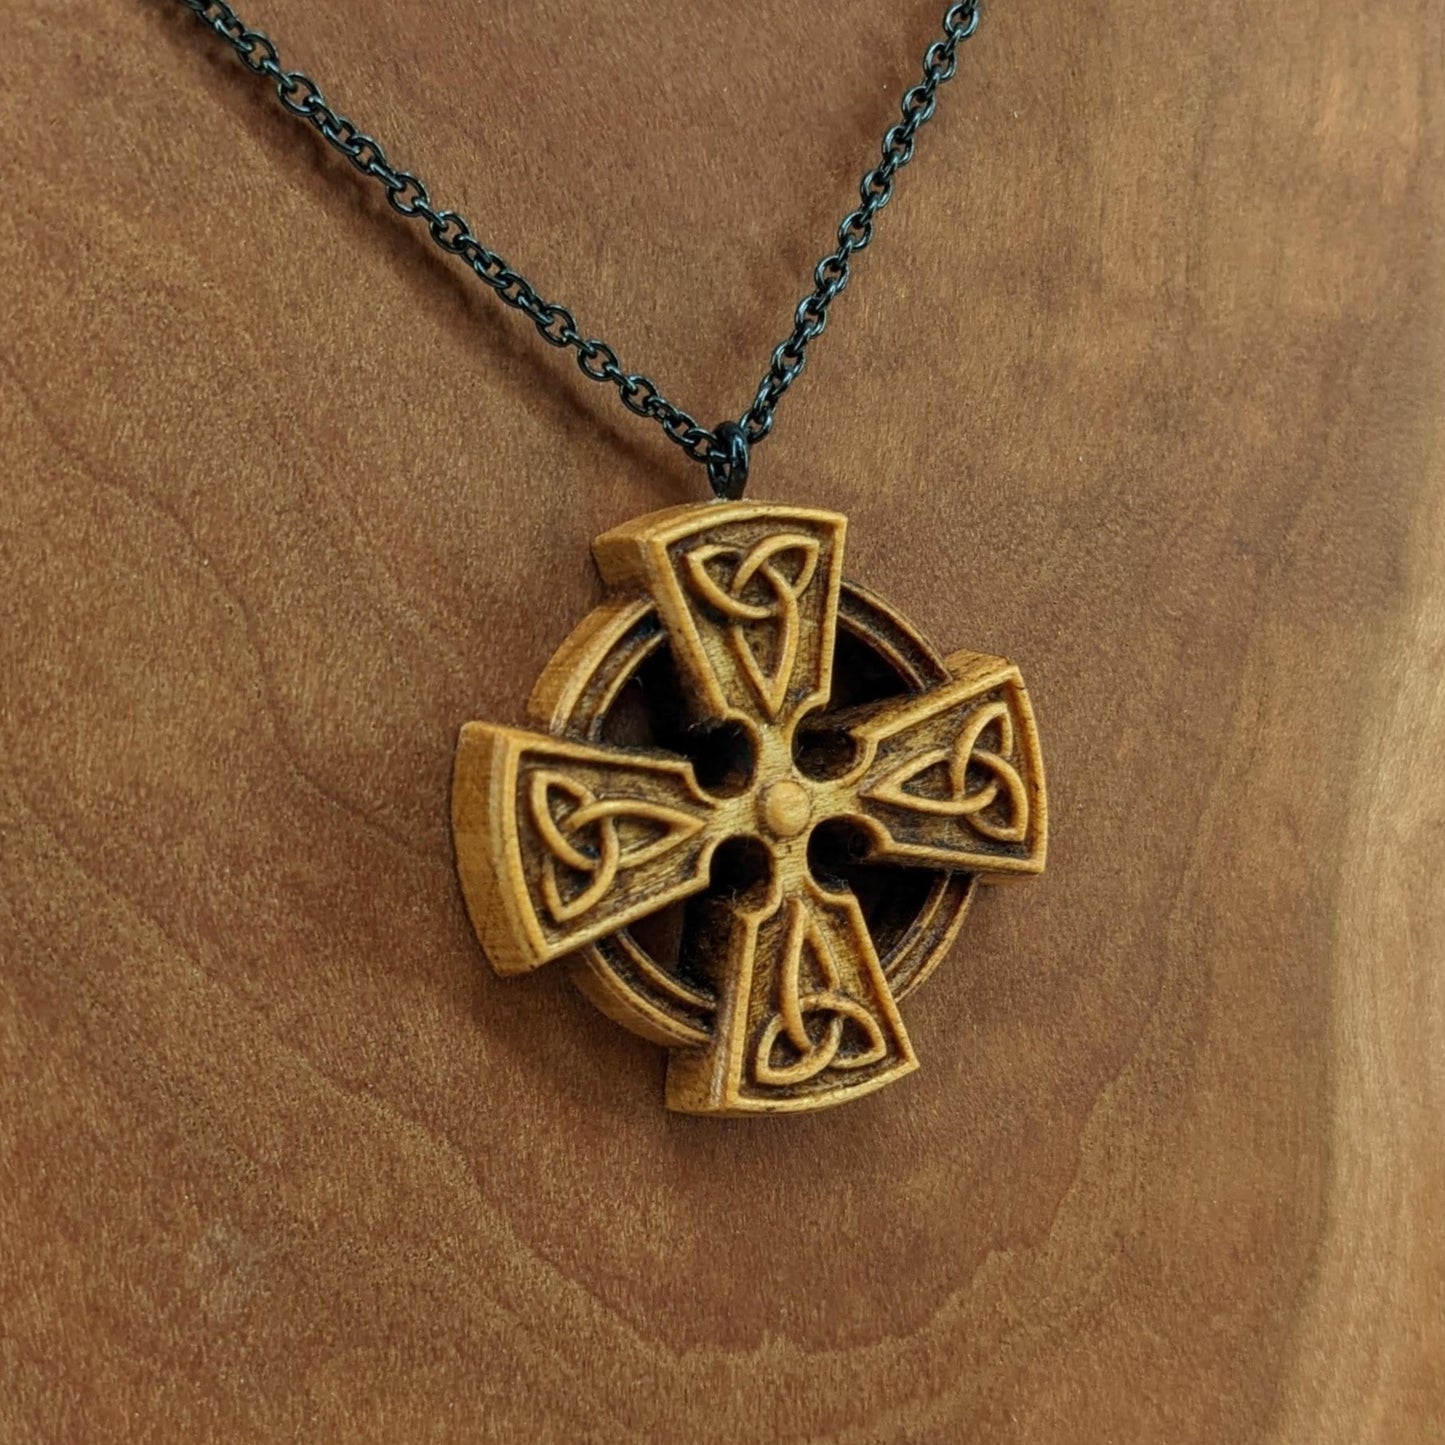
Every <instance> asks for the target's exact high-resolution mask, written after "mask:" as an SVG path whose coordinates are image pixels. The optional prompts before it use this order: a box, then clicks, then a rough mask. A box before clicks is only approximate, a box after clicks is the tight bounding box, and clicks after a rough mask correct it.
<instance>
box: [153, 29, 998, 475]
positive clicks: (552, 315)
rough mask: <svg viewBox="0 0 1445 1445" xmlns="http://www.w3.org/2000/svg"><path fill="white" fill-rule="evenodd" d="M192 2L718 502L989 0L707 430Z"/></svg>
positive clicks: (923, 89)
mask: <svg viewBox="0 0 1445 1445" xmlns="http://www.w3.org/2000/svg"><path fill="white" fill-rule="evenodd" d="M180 3H181V4H182V5H184V6H185V7H186V9H187V10H189V11H191V13H192V14H193V15H194V16H195V17H196V19H197V20H199V21H200V22H201V23H202V24H204V25H205V26H207V27H208V28H209V29H211V30H214V31H215V32H216V34H217V35H219V36H220V37H221V38H222V39H223V40H225V41H226V42H227V43H228V44H229V45H231V47H232V48H233V49H234V50H235V52H236V54H237V55H239V56H240V58H241V61H242V63H243V64H244V65H245V66H246V68H247V69H248V70H250V71H251V72H253V73H254V74H256V75H264V76H265V77H267V79H269V80H272V81H274V82H275V85H276V94H277V96H278V97H279V98H280V101H281V104H282V105H284V106H285V107H286V109H287V110H289V111H290V112H291V114H292V115H297V116H300V117H301V118H302V119H303V120H309V121H310V122H311V124H312V125H314V126H315V127H316V129H317V130H318V131H320V133H321V135H322V136H323V137H324V138H325V139H326V140H327V141H328V142H329V143H330V144H331V145H332V146H334V147H335V148H336V149H337V150H339V151H340V152H341V153H342V155H344V156H345V157H346V158H347V159H348V160H349V161H350V162H351V163H352V165H354V166H355V167H356V168H357V170H359V171H360V172H361V173H362V174H363V175H366V176H371V177H373V178H374V179H375V180H378V181H380V182H381V184H382V185H383V186H385V187H386V199H387V200H388V202H390V204H391V207H392V209H393V210H394V211H396V212H397V213H398V214H399V215H403V216H408V217H420V218H421V219H422V220H424V221H425V222H426V223H427V229H428V230H429V231H430V232H431V237H432V240H434V241H435V242H436V243H437V245H438V246H440V247H441V249H442V250H443V251H446V252H448V253H449V254H451V255H453V256H460V257H462V259H463V260H464V261H466V263H467V265H469V266H470V267H471V268H472V270H473V271H475V272H476V274H477V276H478V277H479V278H480V279H481V280H482V281H484V282H485V283H486V284H487V285H488V286H490V287H491V288H492V290H493V291H495V292H496V294H497V295H498V297H500V299H501V300H503V301H505V302H506V303H507V305H508V306H511V307H514V308H515V309H516V310H518V311H522V312H525V313H526V315H528V316H530V317H531V318H532V322H533V324H534V325H535V326H536V328H537V332H538V334H539V335H540V336H541V337H542V339H543V340H544V341H545V342H547V343H548V344H549V345H551V346H559V347H564V348H565V347H571V348H572V349H573V350H574V351H575V352H576V353H577V365H578V366H579V367H580V368H581V369H582V373H583V375H584V376H589V377H591V379H592V380H593V381H606V382H611V383H612V385H613V386H615V387H616V388H617V393H618V395H619V396H620V397H621V398H622V404H623V406H625V407H626V408H627V409H628V410H629V411H631V412H634V413H635V414H636V415H637V416H643V417H651V418H652V420H653V421H655V422H658V423H659V424H660V425H661V427H662V429H663V431H665V432H666V433H667V435H668V436H669V437H670V438H671V439H672V440H673V441H675V442H676V443H677V444H678V445H679V446H680V447H681V448H682V449H683V450H684V451H685V452H686V453H687V454H688V456H690V457H692V459H693V460H694V461H699V462H704V463H706V465H707V469H708V480H709V481H710V482H711V484H712V488H713V491H714V492H716V493H717V495H718V496H720V497H740V496H741V495H742V492H743V488H744V486H746V484H747V478H748V459H749V449H750V448H751V447H752V446H753V445H754V444H755V443H757V442H759V441H761V440H762V439H763V438H764V437H765V436H767V435H768V433H769V432H770V431H772V429H773V413H774V411H775V410H776V409H777V405H778V402H779V401H781V400H782V398H783V396H784V394H785V393H786V392H787V390H788V388H789V387H790V386H792V384H793V383H794V382H795V381H796V380H797V379H798V377H799V376H800V375H801V373H802V370H803V367H804V366H805V365H806V364H807V360H808V354H807V353H808V346H809V345H810V343H811V342H812V341H814V340H815V339H816V338H817V337H819V336H821V335H822V334H823V331H824V328H825V327H826V326H827V324H828V310H829V308H830V307H831V306H832V304H833V302H834V301H835V300H837V298H838V296H839V295H840V294H841V293H842V291H843V289H844V288H845V287H846V286H847V285H848V280H849V277H850V275H851V273H852V265H853V256H854V254H855V253H856V252H858V251H861V250H863V249H864V248H865V247H866V246H867V245H868V244H869V242H870V241H872V239H873V223H874V221H875V220H876V219H877V216H878V212H879V211H881V210H882V209H883V207H884V206H886V205H887V204H888V202H889V200H890V199H891V198H892V196H893V183H894V178H895V177H896V176H897V174H898V172H899V171H901V170H902V169H903V167H904V166H906V165H907V164H908V162H909V161H911V160H912V159H913V147H914V142H915V138H916V137H917V135H918V132H919V130H920V129H921V128H922V127H923V126H924V125H925V124H926V123H927V122H928V121H929V119H930V118H931V117H932V115H933V112H934V109H935V108H936V106H937V104H938V88H939V86H941V85H943V84H944V82H945V81H948V80H951V79H952V78H953V76H954V73H955V72H956V71H957V69H958V47H959V46H960V45H961V44H962V43H963V42H964V41H965V40H967V39H968V38H969V36H970V35H972V34H973V32H974V31H975V30H977V29H978V20H979V4H980V0H961V3H959V4H956V5H952V6H950V7H949V10H948V12H947V14H945V15H944V17H943V39H942V40H935V41H934V42H933V44H932V45H930V46H929V47H928V50H927V52H926V53H925V54H924V57H923V79H922V81H921V82H920V83H919V84H917V85H915V86H914V87H913V88H912V89H911V90H910V91H908V93H907V94H906V95H905V96H904V97H903V100H902V102H901V109H902V112H903V119H902V120H901V121H900V122H899V123H898V124H897V125H895V126H893V127H892V129H890V130H889V131H888V133H887V134H886V135H885V136H884V137H883V158H882V160H881V161H880V162H879V163H878V165H876V166H875V167H874V168H873V169H872V170H871V171H869V172H868V174H867V175H866V176H864V177H863V180H862V182H861V184H860V186H859V195H860V197H861V204H860V205H859V206H858V209H857V210H855V211H853V212H852V213H851V214H850V215H848V216H845V217H844V219H843V221H842V223H841V224H840V225H839V227H838V248H837V250H835V251H833V252H830V253H829V254H828V255H826V256H824V257H823V259H822V260H821V261H819V262H818V264H817V266H816V267H815V268H814V270H813V289H812V291H810V292H809V293H808V294H807V295H806V296H805V297H803V299H802V300H801V301H800V302H799V303H798V307H797V310H796V311H795V312H794V313H793V330H792V333H791V334H790V335H789V336H788V337H787V339H786V340H785V341H783V342H782V343H780V344H779V346H778V347H777V349H776V350H775V351H774V352H773V356H772V361H771V362H770V363H769V365H768V370H767V374H766V375H765V376H764V377H763V379H762V382H761V384H760V385H759V386H758V394H757V396H755V397H754V398H753V404H752V405H751V406H750V407H749V408H748V409H747V411H745V412H744V413H743V415H742V417H741V419H740V420H738V421H735V422H731V421H729V422H722V423H720V424H719V425H718V426H717V427H716V428H715V429H709V428H708V427H705V426H702V425H701V424H700V423H699V422H698V421H697V419H696V418H695V417H693V416H691V415H690V414H689V413H687V412H685V411H684V410H683V409H682V408H681V407H680V406H676V405H674V404H673V403H672V402H670V401H669V400H668V399H667V398H666V397H665V396H664V395H663V394H662V392H661V391H660V390H659V389H658V386H657V383H656V382H655V381H653V380H652V379H651V378H650V377H647V376H643V375H641V373H639V372H631V371H627V370H626V369H625V368H624V367H623V365H622V363H621V361H620V360H619V359H618V356H617V353H616V352H615V351H614V350H613V349H612V348H611V347H610V346H609V345H608V344H607V343H606V342H605V341H600V340H598V339H597V338H596V337H587V336H584V335H583V334H582V333H581V332H580V331H579V330H578V329H577V319H576V317H574V316H573V315H572V313H571V312H570V311H569V310H568V309H567V308H566V307H565V306H561V305H559V304H558V303H557V302H555V301H548V300H546V299H545V298H544V297H543V296H542V295H541V293H540V292H538V290H537V289H536V287H535V286H533V285H532V283H531V282H530V281H528V280H527V278H526V277H525V276H522V275H520V274H519V273H518V272H516V271H513V270H512V268H511V267H510V266H508V265H507V263H506V261H504V260H503V259H502V258H501V257H500V256H498V255H497V254H496V253H495V252H492V251H489V250H488V249H487V248H486V247H485V246H484V245H483V244H482V243H481V242H480V241H479V240H478V239H477V238H476V236H475V235H473V234H472V228H471V224H470V223H469V222H468V221H467V219H466V218H465V217H464V216H462V215H461V214H459V213H458V212H456V211H446V210H437V209H436V208H435V207H434V206H433V205H432V203H431V198H430V196H429V195H428V194H427V188H426V187H425V186H424V185H423V184H422V183H421V182H420V181H419V180H418V179H417V178H416V177H415V176H414V175H412V174H411V172H410V171H403V170H398V169H397V168H396V167H395V166H393V165H392V164H391V162H390V161H388V160H387V158H386V152H385V151H384V150H383V149H382V147H381V144H380V143H379V142H378V141H376V140H375V139H373V138H372V137H371V136H369V135H367V134H366V133H365V132H364V131H362V130H360V129H358V128H357V126H356V125H355V123H354V122H352V121H351V120H349V119H348V118H347V117H346V116H344V115H342V114H341V113H340V112H339V111H336V110H333V109H332V108H331V106H330V105H328V104H327V102H326V99H325V97H324V96H323V95H322V94H321V87H320V86H319V85H317V84H316V82H315V81H314V80H312V79H311V77H310V76H309V75H307V74H306V73H305V72H304V71H300V70H287V69H285V68H284V67H283V66H282V64H281V57H280V55H279V54H278V53H277V50H276V46H275V44H274V43H273V42H272V41H271V40H270V39H269V38H268V37H267V36H265V35H263V34H262V33H261V32H260V31H259V30H252V29H250V27H249V26H247V25H246V23H245V22H244V21H243V20H242V19H241V17H240V16H239V15H237V14H236V12H235V11H234V10H233V9H232V8H231V7H230V6H229V5H228V4H226V3H225V0H180Z"/></svg>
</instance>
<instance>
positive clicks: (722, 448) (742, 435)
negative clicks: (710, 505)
mask: <svg viewBox="0 0 1445 1445" xmlns="http://www.w3.org/2000/svg"><path fill="white" fill-rule="evenodd" d="M713 432H714V435H715V436H716V437H717V448H716V450H715V451H713V452H712V453H711V454H710V455H709V457H708V459H707V479H708V481H709V482H710V483H711V484H712V489H713V493H714V494H715V495H716V496H717V497H718V498H719V499H720V500H722V501H725V502H736V501H737V500H738V498H739V497H741V496H742V494H743V491H744V489H745V488H746V487H747V484H748V462H749V459H750V456H751V448H750V447H749V445H748V434H747V432H746V431H744V430H743V428H742V427H741V426H739V425H738V423H737V422H735V421H723V422H719V423H718V424H717V426H716V427H714V428H713Z"/></svg>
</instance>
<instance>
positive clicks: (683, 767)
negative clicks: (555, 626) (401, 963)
mask: <svg viewBox="0 0 1445 1445" xmlns="http://www.w3.org/2000/svg"><path fill="white" fill-rule="evenodd" d="M845 530H846V521H845V519H844V518H843V517H841V516H838V515H836V514H834V513H831V512H823V511H814V510H808V509H802V508H797V507H786V506H773V505H766V504H761V503H751V502H732V503H718V502H711V503H706V504H703V505H700V506H688V507H677V508H673V509H671V510H669V511H665V512H657V513H653V514H652V515H650V516H646V517H642V518H640V519H638V520H637V521H635V522H632V523H630V524H628V525H627V526H624V527H621V528H619V529H618V530H616V531H613V532H609V533H607V534H606V535H605V536H603V537H600V538H598V540H597V541H596V543H595V544H594V548H593V550H594V553H595V555H596V558H597V564H598V567H599V568H600V570H601V573H602V576H603V579H604V581H605V582H606V583H607V585H608V588H609V590H610V593H611V600H609V601H608V602H606V603H604V604H603V605H602V606H601V607H599V608H598V609H597V610H596V611H594V612H593V613H592V614H591V615H590V616H589V617H588V618H587V619H586V620H585V621H583V623H582V624H581V625H580V626H579V627H578V628H577V630H576V631H575V632H574V633H573V634H572V636H571V637H570V638H568V640H567V641H566V642H565V643H564V644H563V645H562V647H561V649H560V650H559V651H558V652H557V654H556V656H555V657H554V658H553V659H552V661H551V663H550V664H549V665H548V666H547V668H546V670H545V671H544V673H543V675H542V677H541V680H540V681H539V683H538V685H537V688H536V691H535V693H534V694H533V698H532V707H531V711H532V714H533V717H534V719H535V721H536V723H537V724H538V726H539V728H540V729H541V730H539V731H526V730H522V729H518V728H510V727H497V726H493V725H491V724H488V723H475V722H474V723H468V724H467V725H466V726H465V727H464V728H463V729H462V733H461V740H460V743H459V746H458V751H457V760H456V773H455V779H454V786H453V799H452V807H453V825H454V830H455V836H456V848H457V864H458V869H459V872H460V875H461V882H462V890H463V893H464V894H465V897H466V901H467V907H468V910H469V912H470V914H471V917H472V921H473V924H474V925H475V927H476V930H477V934H478V936H479V938H480V940H481V943H482V946H483V948H484V949H485V950H486V953H487V956H488V957H489V958H490V960H491V962H492V965H493V967H494V968H495V969H496V970H497V972H498V973H502V974H515V973H524V972H526V971H528V970H530V969H533V968H536V967H537V966H539V965H540V964H543V963H546V962H548V961H549V960H552V959H556V958H560V957H562V956H563V955H574V956H575V960H576V977H577V980H578V982H579V983H580V984H581V986H582V987H583V989H584V990H585V991H586V993H587V994H588V995H589V997H591V998H592V1000H593V1001H594V1002H595V1003H596V1004H597V1005H598V1006H599V1007H600V1008H602V1009H603V1010H604V1012H606V1013H607V1014H608V1015H610V1016H611V1017H612V1018H614V1019H616V1020H617V1021H618V1022H619V1023H622V1024H625V1025H626V1026H627V1027H629V1028H631V1029H633V1030H635V1031H636V1032H638V1033H640V1034H642V1035H643V1036H645V1037H647V1038H649V1039H652V1040H654V1041H656V1042H658V1043H660V1044H663V1045H664V1046H666V1047H667V1048H668V1049H670V1050H672V1053H671V1056H670V1061H669V1065H668V1073H667V1103H668V1106H669V1107H670V1108H673V1109H679V1110H682V1111H684V1112H687V1113H695V1114H751V1113H772V1112H779V1111H797V1110H804V1109H817V1108H823V1107H825V1106H827V1105H831V1104H838V1103H842V1102H844V1101H846V1100H848V1099H851V1098H854V1097H856V1096H858V1095H861V1094H865V1093H868V1092H870V1091H871V1090H874V1089H877V1088H880V1087H881V1086H883V1085H884V1084H888V1083H891V1082H892V1081H893V1080H895V1079H897V1078H900V1077H901V1076H902V1075H904V1074H906V1073H909V1072H911V1071H912V1070H913V1069H915V1068H916V1067H917V1060H916V1058H915V1056H914V1052H913V1047H912V1045H911V1044H910V1042H909V1039H908V1034H907V1032H906V1031H905V1029H904V1027H903V1021H902V1019H901V1018H900V1016H899V1012H898V1001H899V1000H900V999H901V998H902V997H903V996H904V995H905V994H906V993H908V992H909V991H911V990H912V989H913V988H915V987H916V986H917V985H918V984H919V983H921V982H922V981H923V979H924V978H926V977H927V975H928V974H929V973H930V972H931V971H932V969H933V968H934V966H935V965H936V964H937V963H938V961H939V959H940V957H941V956H942V955H943V953H945V952H946V950H947V949H948V947H949V945H950V943H951V942H952V941H953V938H954V936H955V934H956V932H957V930H958V927H959V924H960V923H961V922H962V919H963V915H964V912H965V910H966V909H967V907H968V905H969V903H970V901H971V899H972V897H973V893H974V890H975V886H976V885H977V884H978V883H979V882H995V881H1000V880H1003V879H1009V878H1018V877H1022V876H1026V875H1029V874H1033V873H1037V872H1039V871H1040V870H1041V869H1042V868H1043V865H1044V849H1045V833H1046V820H1045V804H1044V778H1043V764H1042V761H1041V758H1040V755H1039V746H1038V738H1037V734H1036V731H1035V728H1034V720H1033V714H1032V712H1031V710H1030V707H1029V701H1028V696H1027V694H1026V693H1025V691H1024V687H1023V683H1022V681H1021V680H1020V678H1019V674H1018V671H1017V669H1016V668H1014V667H1013V666H1011V665H1010V664H1009V663H1006V662H1004V661H1002V660H1000V659H999V658H995V657H986V656H982V655H980V654H977V653H970V652H958V653H954V654H953V655H952V656H950V657H947V658H942V657H940V656H939V655H938V654H937V653H936V652H935V651H934V650H933V649H932V648H931V647H930V646H929V645H928V644H927V643H926V642H925V641H924V640H923V639H922V638H921V637H920V636H919V635H918V633H917V632H916V631H915V630H914V629H913V628H912V627H911V626H910V625H909V624H908V623H906V622H905V621H904V620H903V619H902V618H900V617H899V616H898V615H897V614H896V613H895V612H893V611H892V609H891V608H889V607H888V606H887V605H886V604H884V603H883V602H881V601H880V600H879V599H878V598H876V597H874V596H873V595H872V594H871V593H869V592H867V591H865V590H864V589H863V588H861V587H858V586H857V585H855V584H853V583H850V582H849V581H847V580H846V579H845V578H844V577H843V571H842V566H843V541H844V534H845ZM649 705H650V706H649Z"/></svg>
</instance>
